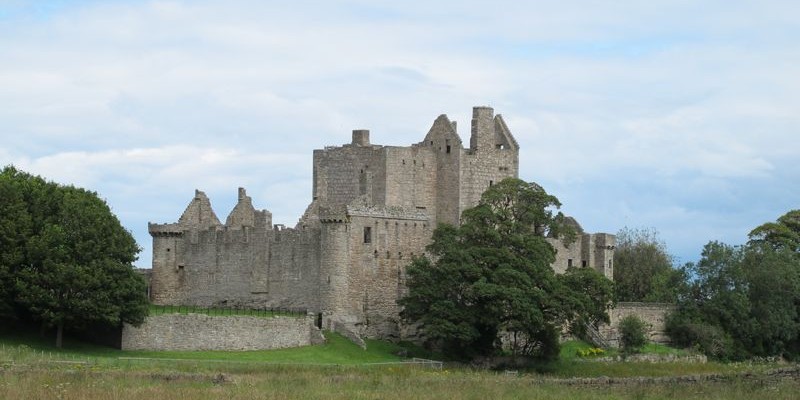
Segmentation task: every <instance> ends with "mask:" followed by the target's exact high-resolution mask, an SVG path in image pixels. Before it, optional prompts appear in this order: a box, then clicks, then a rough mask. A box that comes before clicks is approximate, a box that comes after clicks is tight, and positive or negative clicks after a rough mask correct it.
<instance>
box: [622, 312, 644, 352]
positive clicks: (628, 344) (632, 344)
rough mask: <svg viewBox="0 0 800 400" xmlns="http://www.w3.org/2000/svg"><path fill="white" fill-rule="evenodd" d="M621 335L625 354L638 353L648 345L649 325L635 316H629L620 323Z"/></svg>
mask: <svg viewBox="0 0 800 400" xmlns="http://www.w3.org/2000/svg"><path fill="white" fill-rule="evenodd" d="M619 334H620V338H619V341H620V347H621V348H622V352H623V353H626V354H632V353H638V352H639V351H640V350H641V349H642V347H644V345H645V344H647V325H646V324H645V323H644V321H642V320H641V319H640V318H639V317H637V316H635V315H629V316H627V317H625V318H623V319H622V321H620V323H619Z"/></svg>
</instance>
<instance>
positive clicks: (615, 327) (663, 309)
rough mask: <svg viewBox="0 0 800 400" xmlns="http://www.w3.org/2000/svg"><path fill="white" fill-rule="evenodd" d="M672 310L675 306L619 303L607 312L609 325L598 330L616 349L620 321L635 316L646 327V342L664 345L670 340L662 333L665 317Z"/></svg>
mask: <svg viewBox="0 0 800 400" xmlns="http://www.w3.org/2000/svg"><path fill="white" fill-rule="evenodd" d="M674 310H675V305H674V304H670V303H637V302H620V303H617V306H616V307H614V308H613V309H611V310H609V312H608V316H609V319H610V320H611V323H610V324H609V325H603V326H601V327H600V329H598V330H599V331H600V334H602V335H603V336H604V337H605V338H606V340H607V341H608V342H609V343H610V344H611V345H612V346H614V347H618V346H619V323H620V321H622V319H623V318H625V317H627V316H628V315H636V316H637V317H639V318H640V319H641V320H642V321H644V323H645V324H647V326H648V340H650V341H651V342H655V343H664V344H666V343H669V341H670V340H669V337H668V336H667V335H666V333H665V332H664V330H665V328H666V326H665V321H666V318H667V315H669V313H671V312H673V311H674Z"/></svg>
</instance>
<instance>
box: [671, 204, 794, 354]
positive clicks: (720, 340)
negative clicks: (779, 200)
mask: <svg viewBox="0 0 800 400" xmlns="http://www.w3.org/2000/svg"><path fill="white" fill-rule="evenodd" d="M798 215H799V214H798V212H797V211H790V212H789V213H787V214H785V215H784V216H782V217H781V218H779V219H778V220H777V221H776V222H769V223H766V224H763V225H761V226H759V227H757V228H756V229H754V230H753V231H752V232H751V234H750V241H749V242H748V244H747V245H746V246H730V245H727V244H724V243H719V242H710V243H709V244H707V245H706V246H705V248H704V249H703V254H702V258H701V259H700V261H699V262H698V263H697V264H694V265H691V266H690V271H691V274H692V276H693V277H694V281H693V282H692V284H691V288H690V291H689V295H688V296H686V297H685V298H682V299H681V301H680V302H679V306H678V310H677V311H676V312H675V313H673V315H672V316H670V318H669V319H668V321H667V329H668V333H669V334H670V336H671V337H672V339H673V340H674V341H675V342H676V343H678V344H682V345H687V346H697V347H700V348H701V349H702V350H703V351H705V352H706V353H707V354H709V355H712V356H715V357H718V358H729V359H741V358H745V357H750V356H775V355H783V356H785V357H789V358H796V357H798V356H800V256H798V250H799V248H798V242H797V233H798V231H800V224H798V223H797V222H798V219H797V217H798Z"/></svg>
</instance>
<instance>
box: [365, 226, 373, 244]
mask: <svg viewBox="0 0 800 400" xmlns="http://www.w3.org/2000/svg"><path fill="white" fill-rule="evenodd" d="M364 243H372V227H371V226H365V227H364Z"/></svg>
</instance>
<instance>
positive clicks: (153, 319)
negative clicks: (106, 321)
mask: <svg viewBox="0 0 800 400" xmlns="http://www.w3.org/2000/svg"><path fill="white" fill-rule="evenodd" d="M324 341H325V338H324V337H323V336H322V332H321V331H320V330H319V329H318V328H317V327H316V326H314V316H313V315H311V316H307V317H306V316H300V317H296V316H276V317H271V318H264V317H249V316H210V315H203V314H164V315H155V316H150V317H148V318H147V320H146V321H145V322H144V323H143V324H142V325H141V326H139V327H134V326H131V325H128V324H126V325H125V326H124V327H123V329H122V344H121V348H122V350H180V351H185V350H270V349H281V348H286V347H299V346H308V345H310V344H317V343H322V342H324Z"/></svg>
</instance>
